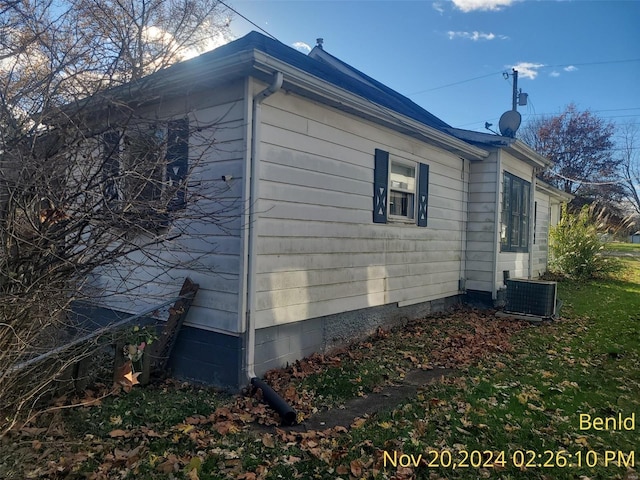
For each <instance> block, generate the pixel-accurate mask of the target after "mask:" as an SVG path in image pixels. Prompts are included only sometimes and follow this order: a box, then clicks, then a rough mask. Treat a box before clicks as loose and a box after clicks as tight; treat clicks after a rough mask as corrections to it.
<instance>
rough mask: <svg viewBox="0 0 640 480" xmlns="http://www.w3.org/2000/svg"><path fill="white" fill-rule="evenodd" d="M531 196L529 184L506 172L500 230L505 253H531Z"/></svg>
mask: <svg viewBox="0 0 640 480" xmlns="http://www.w3.org/2000/svg"><path fill="white" fill-rule="evenodd" d="M530 194H531V184H530V183H529V182H527V181H526V180H523V179H522V178H519V177H516V176H515V175H512V174H510V173H507V172H504V177H503V181H502V222H501V227H502V228H501V229H500V249H501V251H503V252H528V251H529V213H530V212H529V196H530Z"/></svg>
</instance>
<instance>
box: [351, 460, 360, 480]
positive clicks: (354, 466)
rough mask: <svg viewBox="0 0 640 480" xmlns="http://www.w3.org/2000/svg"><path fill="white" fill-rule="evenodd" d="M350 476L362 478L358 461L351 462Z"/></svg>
mask: <svg viewBox="0 0 640 480" xmlns="http://www.w3.org/2000/svg"><path fill="white" fill-rule="evenodd" d="M350 466H351V474H352V475H353V476H354V477H357V478H360V477H361V476H362V462H361V461H360V460H351V464H350Z"/></svg>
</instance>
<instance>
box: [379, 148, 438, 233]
mask: <svg viewBox="0 0 640 480" xmlns="http://www.w3.org/2000/svg"><path fill="white" fill-rule="evenodd" d="M373 163H374V169H373V222H374V223H387V222H388V221H397V222H399V223H400V222H401V223H415V225H416V226H418V227H426V226H427V211H428V204H429V165H428V164H426V163H422V162H420V163H418V162H412V161H409V160H404V159H401V158H398V157H394V156H393V155H389V152H387V151H385V150H381V149H379V148H376V150H375V154H374V162H373Z"/></svg>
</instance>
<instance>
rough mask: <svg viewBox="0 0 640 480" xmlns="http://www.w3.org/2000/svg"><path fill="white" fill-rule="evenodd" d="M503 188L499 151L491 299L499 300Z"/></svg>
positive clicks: (498, 154)
mask: <svg viewBox="0 0 640 480" xmlns="http://www.w3.org/2000/svg"><path fill="white" fill-rule="evenodd" d="M501 186H502V150H500V149H498V151H497V152H496V190H495V191H496V203H495V217H494V232H493V234H494V240H495V241H494V242H493V243H494V245H495V248H494V249H493V259H492V260H493V262H492V272H491V273H492V280H491V285H492V287H491V290H492V292H491V299H492V300H497V298H498V281H497V276H498V272H497V270H498V255H499V253H500V243H501V226H502V223H501V221H500V220H501V218H500V217H501V216H502V211H501V210H500V201H501V198H502V194H501V193H502V192H501V191H500V188H501Z"/></svg>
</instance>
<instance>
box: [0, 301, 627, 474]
mask: <svg viewBox="0 0 640 480" xmlns="http://www.w3.org/2000/svg"><path fill="white" fill-rule="evenodd" d="M494 314H495V312H494V311H482V310H473V309H458V310H455V311H453V312H448V313H446V314H440V315H437V316H431V317H428V318H425V319H421V320H417V321H412V322H409V323H407V324H406V325H404V326H401V327H396V328H392V329H390V330H382V329H378V331H377V332H375V334H374V335H372V336H371V337H369V338H367V339H366V340H364V341H362V342H357V343H353V344H351V345H349V346H348V347H345V348H342V349H340V350H336V351H334V352H331V353H330V354H325V355H321V354H314V355H312V356H310V357H308V358H306V359H303V360H301V361H298V362H296V363H295V364H293V365H291V366H289V367H288V368H285V369H279V370H273V371H270V372H268V373H267V374H266V375H265V381H266V382H267V383H268V384H269V385H271V386H272V387H273V388H274V390H276V391H277V392H278V393H279V394H280V395H281V396H282V397H283V398H284V399H285V400H286V401H287V402H288V403H289V404H290V405H291V406H292V407H293V408H294V409H295V410H296V412H297V413H298V421H299V422H300V423H301V424H303V425H304V422H305V420H306V419H308V418H310V417H311V416H313V415H315V414H319V413H322V412H325V411H327V410H331V409H341V410H344V409H348V408H349V401H350V400H352V399H354V398H363V397H367V396H369V395H371V394H372V393H376V392H381V391H383V389H385V388H393V385H398V384H402V382H403V379H404V378H405V377H406V375H407V374H408V373H409V372H411V371H413V370H436V371H437V370H438V369H440V368H443V367H446V368H449V369H455V371H456V373H455V375H453V376H449V377H445V376H442V377H441V378H440V380H439V381H438V382H436V383H435V384H430V385H425V386H424V387H422V388H420V389H419V390H418V392H417V394H416V395H414V397H413V398H410V399H407V401H406V402H403V403H402V404H400V405H387V406H386V407H387V408H385V409H384V410H383V411H381V412H378V413H376V414H373V415H358V412H357V411H354V412H353V418H352V420H351V421H350V422H349V424H348V425H339V426H336V427H333V428H326V429H318V430H308V431H305V429H304V428H300V427H298V428H297V429H285V428H280V427H279V425H280V419H279V418H278V415H277V413H275V412H274V411H273V410H272V409H271V408H270V407H268V406H267V405H265V404H264V403H262V402H261V392H260V391H259V390H258V391H253V392H246V393H245V394H243V395H238V396H233V397H231V396H225V395H224V394H220V393H216V392H214V391H212V390H208V389H203V388H197V387H193V386H189V385H186V384H181V383H179V382H175V381H170V380H169V381H166V382H164V383H162V384H160V385H153V386H147V387H140V386H135V387H134V388H133V389H132V390H131V392H129V393H125V392H122V391H118V390H117V389H116V390H111V391H108V390H107V389H106V388H104V387H103V388H102V389H100V388H99V387H96V390H87V391H86V392H85V398H83V399H60V401H59V403H58V407H59V408H58V409H55V407H54V409H53V410H52V412H50V413H48V414H44V415H41V416H39V417H37V418H36V419H35V420H34V421H33V422H31V423H30V424H28V425H23V426H22V427H21V428H16V429H15V431H13V432H12V433H11V434H10V435H9V436H8V437H6V438H4V439H2V445H1V448H2V451H5V452H11V453H10V454H9V455H8V456H7V457H6V458H4V459H0V477H1V478H52V479H57V478H86V479H94V480H98V479H116V478H117V479H121V478H122V479H125V478H149V479H155V478H186V479H214V478H221V479H222V478H237V479H260V478H303V479H307V478H327V479H328V478H331V479H336V478H342V479H345V480H346V479H352V478H393V479H405V478H406V479H410V478H429V479H438V478H469V477H465V476H464V474H461V471H458V472H457V473H456V472H455V471H453V470H451V469H439V470H438V469H433V468H427V466H426V461H427V460H428V457H427V455H426V452H427V451H428V450H432V449H437V450H439V451H440V450H443V449H451V450H452V451H460V450H462V449H471V448H472V445H473V442H476V443H475V445H476V447H475V448H477V449H479V450H487V449H498V448H503V449H504V448H505V446H504V442H509V441H512V442H514V443H510V444H509V446H514V445H515V446H517V445H520V444H519V443H518V442H522V441H523V440H520V439H519V437H518V435H520V433H521V432H522V428H523V427H526V426H525V425H519V424H518V421H519V418H518V417H517V416H514V414H512V413H510V412H511V410H509V409H507V410H506V411H507V412H509V413H506V414H505V413H504V412H492V410H498V409H500V408H503V406H504V408H507V406H508V405H509V404H510V402H512V403H515V405H516V407H517V408H519V407H523V408H524V410H526V412H525V415H529V414H530V413H533V414H535V415H542V416H544V414H545V413H546V412H545V410H546V408H545V407H544V406H543V404H542V403H543V400H542V394H541V392H540V391H539V390H538V389H536V388H534V387H529V386H527V385H525V384H523V383H521V382H520V381H519V380H518V379H517V378H515V377H514V372H512V371H511V367H510V364H512V363H513V362H521V363H523V362H524V363H526V359H527V356H526V354H522V353H521V351H519V350H518V349H517V348H516V345H515V344H517V339H518V335H516V334H519V333H520V334H522V333H527V332H523V331H525V330H535V327H532V326H530V325H529V324H527V323H524V322H518V321H514V320H505V319H503V320H499V319H496V317H495V315H494ZM542 328H550V329H553V328H555V326H548V327H542ZM523 355H524V356H523ZM532 368H538V367H537V366H533V367H532ZM549 368H551V367H549ZM549 375H553V374H550V373H549ZM491 377H496V378H504V379H505V381H502V382H498V383H496V381H495V378H494V379H492V378H491ZM506 379H509V381H506ZM555 385H556V384H555V383H554V384H553V385H551V386H552V387H555ZM559 388H563V387H562V386H560V387H559ZM564 388H566V389H568V390H571V389H572V388H573V387H572V385H571V383H570V382H568V381H567V382H566V383H565V384H564ZM101 397H104V398H101ZM471 397H473V398H471ZM78 403H82V404H83V405H85V406H82V407H73V408H65V407H69V406H71V405H74V404H78ZM509 408H512V407H509ZM556 413H558V416H559V417H562V415H561V413H560V412H556ZM516 415H517V414H516ZM527 420H528V418H525V421H524V422H522V423H526V421H527ZM540 421H541V422H542V423H540V425H542V426H543V427H540V428H544V425H547V423H548V422H546V421H545V420H543V419H540ZM492 422H493V423H492ZM495 425H498V426H499V427H497V426H495ZM496 429H499V433H496V432H494V430H496ZM538 433H540V435H545V434H549V433H550V432H546V433H545V432H542V431H540V432H538ZM567 435H569V436H570V434H569V433H567ZM503 437H504V438H503ZM561 440H562V439H558V441H561ZM574 440H575V439H574V438H569V439H568V441H569V442H570V443H572V442H573V441H574ZM578 443H579V442H578ZM525 446H526V445H525ZM520 448H524V446H522V445H521V446H520ZM384 452H387V453H391V452H397V453H400V454H403V453H404V454H407V455H414V457H412V458H414V459H415V458H418V459H419V460H418V462H417V463H414V464H413V465H407V464H403V465H395V466H389V465H385V463H384ZM421 454H422V455H423V456H424V458H422V457H420V455H421ZM407 458H409V457H407ZM483 467H486V465H485V466H483ZM505 468H506V467H505V466H504V465H494V466H493V467H488V468H481V469H479V470H477V471H474V472H473V476H474V477H475V476H476V474H477V477H479V478H480V477H483V478H489V476H491V474H492V470H495V471H498V472H502V471H503V470H504V469H505ZM466 473H467V474H469V471H467V472H466ZM543 473H544V472H543ZM458 474H461V476H455V475H458ZM450 475H452V476H450ZM541 475H542V474H541ZM504 478H552V477H545V476H544V475H542V476H528V477H510V476H506V477H504ZM553 478H559V477H553ZM567 478H578V477H567ZM584 478H585V479H588V478H589V477H587V476H584ZM612 478H613V477H612ZM620 478H622V477H620ZM628 478H630V479H631V478H633V477H628ZM636 478H637V477H636Z"/></svg>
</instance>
